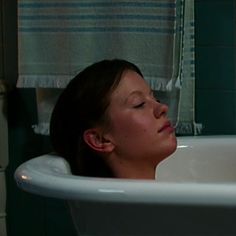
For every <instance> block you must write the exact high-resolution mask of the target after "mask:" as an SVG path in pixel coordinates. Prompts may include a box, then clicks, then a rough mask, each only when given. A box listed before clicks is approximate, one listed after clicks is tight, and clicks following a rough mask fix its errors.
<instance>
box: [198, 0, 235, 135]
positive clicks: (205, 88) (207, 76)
mask: <svg viewBox="0 0 236 236" xmlns="http://www.w3.org/2000/svg"><path fill="white" fill-rule="evenodd" d="M195 17H196V18H195V19H196V120H197V122H198V123H202V124H203V134H236V78H235V65H236V64H235V52H236V51H235V46H236V39H235V33H236V28H235V26H236V19H235V18H236V1H234V0H214V1H213V0H196V1H195Z"/></svg>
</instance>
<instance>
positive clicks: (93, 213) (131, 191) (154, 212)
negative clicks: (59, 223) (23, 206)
mask: <svg viewBox="0 0 236 236" xmlns="http://www.w3.org/2000/svg"><path fill="white" fill-rule="evenodd" d="M15 179H16V181H17V184H18V186H19V187H20V188H22V189H23V190H25V191H28V192H31V193H34V194H38V195H42V196H48V197H55V198H61V199H67V200H70V207H71V212H72V216H73V220H74V222H75V224H76V227H77V230H78V232H80V235H157V234H156V233H157V232H161V233H163V234H167V235H168V233H171V232H172V231H173V230H174V231H173V232H178V233H179V234H177V235H185V234H184V232H185V231H184V232H183V227H181V224H182V223H183V222H182V223H180V221H185V222H186V229H189V230H193V232H188V234H186V235H191V233H193V235H196V233H202V232H203V231H204V230H205V228H204V224H205V222H206V221H207V222H208V226H209V227H208V230H211V231H209V233H211V234H213V235H214V233H217V232H218V233H219V232H220V230H222V232H223V231H224V232H226V231H225V230H226V229H228V230H229V233H230V234H231V233H235V235H236V229H235V231H233V230H234V229H231V228H230V227H231V221H233V219H235V217H236V136H212V137H211V136H205V137H203V136H202V137H181V138H179V139H178V150H177V152H176V153H175V154H173V155H172V156H171V157H170V158H168V159H167V160H165V161H163V162H162V163H161V164H160V165H159V166H158V168H157V179H158V181H154V180H153V181H148V180H124V179H105V178H87V177H80V176H73V175H71V174H70V168H69V166H68V164H67V162H66V161H65V160H64V159H63V158H61V157H58V156H53V155H44V156H40V157H37V158H34V159H32V160H30V161H28V162H26V163H24V164H22V165H21V166H20V167H19V168H18V169H17V170H16V172H15ZM229 209H230V210H229ZM221 221H224V225H222V224H220V222H221ZM157 222H162V223H161V226H160V225H159V230H160V231H158V227H157V225H156V224H157ZM177 222H179V223H177ZM171 225H172V226H173V227H170V226H171ZM213 225H214V227H213ZM232 225H233V222H232ZM195 227H196V229H195ZM222 227H226V228H225V229H224V230H223V228H222ZM118 228H119V229H118ZM234 228H235V227H234ZM173 232H172V233H173ZM204 233H205V232H204ZM199 235H201V234H199ZM217 235H221V234H220V233H219V234H217ZM222 235H223V234H222Z"/></svg>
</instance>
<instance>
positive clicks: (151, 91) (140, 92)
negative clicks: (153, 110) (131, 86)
mask: <svg viewBox="0 0 236 236" xmlns="http://www.w3.org/2000/svg"><path fill="white" fill-rule="evenodd" d="M133 95H142V96H143V92H142V91H140V90H134V91H132V92H131V93H130V94H129V95H128V96H127V97H126V98H125V99H124V103H127V101H128V99H129V98H130V97H131V96H133ZM149 95H153V90H152V89H150V91H149Z"/></svg>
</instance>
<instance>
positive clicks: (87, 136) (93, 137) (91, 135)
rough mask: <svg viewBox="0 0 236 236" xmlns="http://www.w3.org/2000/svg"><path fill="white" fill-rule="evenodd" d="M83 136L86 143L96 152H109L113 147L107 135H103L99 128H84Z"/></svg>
mask: <svg viewBox="0 0 236 236" xmlns="http://www.w3.org/2000/svg"><path fill="white" fill-rule="evenodd" d="M83 138H84V141H85V142H86V143H87V145H88V146H90V147H91V148H92V149H93V150H95V151H97V152H100V153H110V152H112V151H113V149H114V144H113V143H112V142H111V140H109V139H108V138H107V137H106V138H105V137H104V135H103V132H102V130H100V129H99V128H91V129H87V130H85V131H84V134H83Z"/></svg>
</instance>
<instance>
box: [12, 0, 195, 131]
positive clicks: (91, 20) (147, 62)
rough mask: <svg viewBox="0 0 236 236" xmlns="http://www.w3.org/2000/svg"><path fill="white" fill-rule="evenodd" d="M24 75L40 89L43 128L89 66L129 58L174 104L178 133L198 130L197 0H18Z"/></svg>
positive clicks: (23, 82)
mask: <svg viewBox="0 0 236 236" xmlns="http://www.w3.org/2000/svg"><path fill="white" fill-rule="evenodd" d="M18 26H19V27H18V36H19V37H18V38H19V79H18V84H17V86H18V87H19V88H20V87H24V88H27V87H28V88H29V87H31V88H35V89H36V93H37V107H38V123H37V124H35V125H34V127H33V128H34V130H35V132H36V133H40V134H46V135H47V134H48V127H49V119H50V115H51V111H52V108H53V106H54V104H55V101H56V99H57V97H58V95H59V94H60V92H61V91H62V89H63V88H64V87H65V86H66V85H67V83H68V82H69V81H70V80H71V79H72V78H73V77H74V76H75V75H76V74H77V73H78V72H79V71H81V70H82V69H83V68H85V67H86V66H87V65H89V64H91V63H94V62H96V61H99V60H102V59H111V58H122V59H126V60H129V61H131V62H133V63H135V64H136V65H137V66H139V67H140V69H141V70H142V72H143V74H144V77H145V79H146V80H147V81H148V82H149V84H150V85H151V87H152V89H153V90H155V93H156V94H157V96H158V97H159V98H160V99H161V100H163V101H164V102H166V103H168V105H169V106H170V114H169V115H170V117H171V119H172V121H173V122H174V123H176V125H177V132H178V133H179V134H195V133H196V130H197V129H196V125H195V122H194V1H193V0H186V1H184V0H146V1H144V0H143V1H141V0H136V1H130V0H122V1H121V0H116V1H115V0H77V1H68V0H57V1H55V0H43V1H42V0H41V1H40V0H27V1H26V0H19V1H18Z"/></svg>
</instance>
